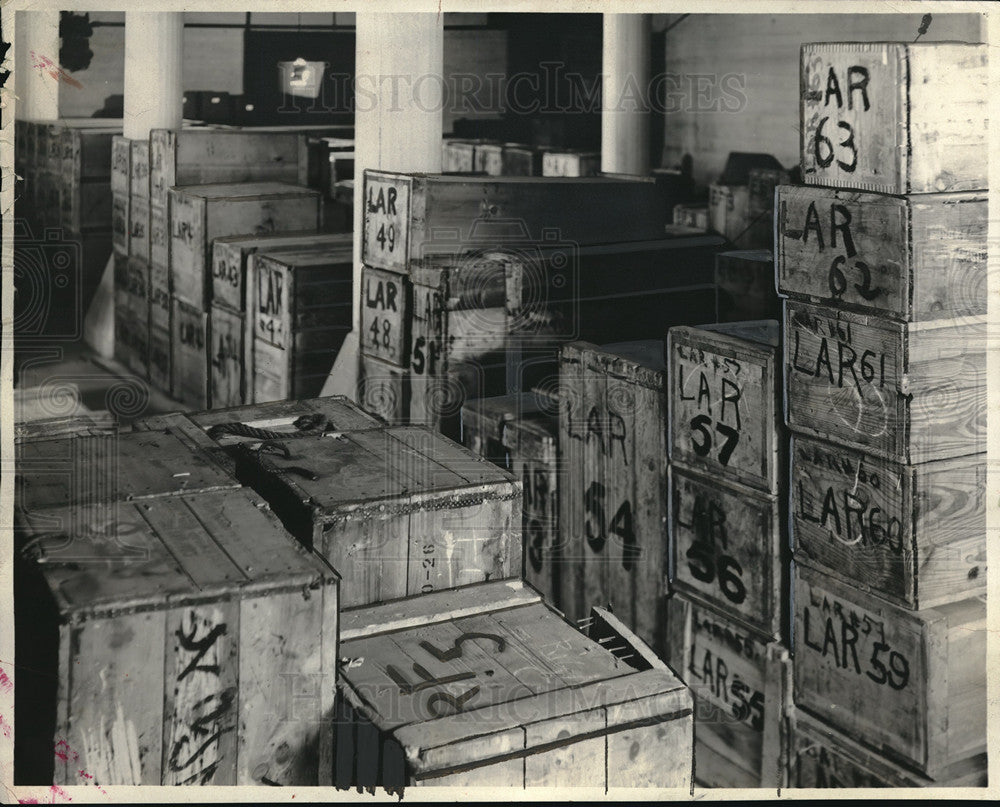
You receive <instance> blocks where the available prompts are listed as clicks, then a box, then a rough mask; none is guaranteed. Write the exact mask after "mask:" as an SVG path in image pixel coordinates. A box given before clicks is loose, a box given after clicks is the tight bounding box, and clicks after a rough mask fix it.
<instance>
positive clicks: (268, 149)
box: [149, 129, 301, 206]
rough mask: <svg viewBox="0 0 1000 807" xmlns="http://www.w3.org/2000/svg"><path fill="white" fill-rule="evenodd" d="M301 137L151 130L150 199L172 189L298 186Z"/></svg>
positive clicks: (162, 201)
mask: <svg viewBox="0 0 1000 807" xmlns="http://www.w3.org/2000/svg"><path fill="white" fill-rule="evenodd" d="M300 138H301V135H300V134H299V133H297V132H294V131H287V130H286V131H281V130H277V131H270V132H268V131H258V132H254V131H238V130H224V129H202V130H192V129H189V130H182V131H171V130H168V129H154V130H153V131H152V132H151V133H150V136H149V140H150V158H151V160H152V168H151V172H150V184H151V199H152V202H153V204H157V205H162V206H166V199H167V194H168V192H169V190H170V188H171V187H174V186H180V185H205V184H214V183H220V182H290V183H297V182H298V181H299V156H300V155H299V146H300V142H299V141H300Z"/></svg>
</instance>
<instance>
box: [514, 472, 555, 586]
mask: <svg viewBox="0 0 1000 807" xmlns="http://www.w3.org/2000/svg"><path fill="white" fill-rule="evenodd" d="M521 484H522V488H523V490H524V515H525V517H526V519H527V531H528V561H529V562H530V563H531V568H532V569H534V570H535V571H536V572H540V571H541V570H542V564H543V561H544V552H545V543H546V534H547V532H548V529H549V526H548V525H549V524H551V520H552V513H551V512H550V510H551V508H550V505H551V499H550V496H551V493H550V490H549V473H548V470H547V469H546V468H532V467H531V465H529V464H527V463H526V464H525V465H524V468H523V470H522V472H521Z"/></svg>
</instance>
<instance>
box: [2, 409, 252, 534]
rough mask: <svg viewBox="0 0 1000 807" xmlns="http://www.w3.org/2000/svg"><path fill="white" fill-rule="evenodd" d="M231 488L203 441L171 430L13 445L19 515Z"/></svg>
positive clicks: (234, 484) (232, 484) (232, 482)
mask: <svg viewBox="0 0 1000 807" xmlns="http://www.w3.org/2000/svg"><path fill="white" fill-rule="evenodd" d="M205 442H206V443H208V441H205ZM208 444H210V443H208ZM237 487H239V483H238V482H237V481H236V480H235V479H234V478H233V477H232V476H230V475H229V474H228V473H227V472H226V470H225V469H224V468H222V467H221V466H220V465H219V464H218V463H217V462H216V461H215V460H214V459H213V457H212V456H211V455H209V454H208V453H207V451H205V450H203V446H200V445H199V444H197V443H195V442H194V441H192V440H191V439H190V438H189V437H187V436H185V435H184V434H179V433H177V431H176V430H167V429H160V430H156V431H147V432H143V433H138V432H130V433H123V434H111V435H102V436H92V437H77V438H64V437H53V438H52V439H49V440H35V441H32V442H31V443H26V444H23V445H21V446H20V447H19V449H18V487H17V494H18V495H17V510H18V512H19V513H20V514H22V515H23V514H32V513H42V512H45V511H46V510H49V509H52V508H57V507H69V508H73V507H82V506H85V505H90V504H94V503H100V502H111V501H139V500H140V499H141V500H146V499H154V498H160V497H163V496H172V495H180V494H192V493H203V492H207V491H217V490H225V489H232V488H237Z"/></svg>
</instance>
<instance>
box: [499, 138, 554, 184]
mask: <svg viewBox="0 0 1000 807" xmlns="http://www.w3.org/2000/svg"><path fill="white" fill-rule="evenodd" d="M543 153H544V152H543V151H542V149H540V148H538V147H536V146H528V145H522V144H519V143H505V144H504V147H503V152H502V154H501V168H500V174H501V175H502V176H505V177H539V176H541V175H542V154H543Z"/></svg>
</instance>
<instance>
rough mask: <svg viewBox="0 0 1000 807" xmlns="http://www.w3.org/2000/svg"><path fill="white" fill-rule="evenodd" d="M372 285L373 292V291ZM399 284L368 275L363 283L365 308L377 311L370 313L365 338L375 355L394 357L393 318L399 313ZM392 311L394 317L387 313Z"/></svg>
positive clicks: (394, 336)
mask: <svg viewBox="0 0 1000 807" xmlns="http://www.w3.org/2000/svg"><path fill="white" fill-rule="evenodd" d="M373 287H374V293H373ZM399 292H400V289H399V285H398V284H397V283H396V282H395V281H392V280H388V279H382V278H376V277H368V278H367V282H366V283H365V308H366V309H368V310H369V311H375V312H378V313H375V314H370V315H369V319H370V321H371V324H370V325H369V326H368V328H367V334H366V336H365V338H366V339H367V341H368V346H369V348H371V350H372V352H373V353H374V354H375V355H380V356H381V355H384V356H388V357H390V358H396V339H397V336H396V334H395V329H394V327H393V319H394V318H397V319H398V315H399V310H398V307H397V299H398V298H399V296H400V294H399ZM390 311H391V312H393V314H394V315H395V317H394V318H391V317H390V316H388V315H387V312H390Z"/></svg>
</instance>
